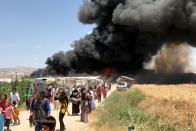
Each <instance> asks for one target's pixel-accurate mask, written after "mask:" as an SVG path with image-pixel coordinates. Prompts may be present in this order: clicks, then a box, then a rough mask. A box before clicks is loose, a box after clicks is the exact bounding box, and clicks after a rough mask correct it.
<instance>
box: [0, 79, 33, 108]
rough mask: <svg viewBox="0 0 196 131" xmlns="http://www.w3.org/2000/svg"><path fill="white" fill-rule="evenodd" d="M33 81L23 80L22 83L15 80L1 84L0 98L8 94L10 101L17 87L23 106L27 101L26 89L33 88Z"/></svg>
mask: <svg viewBox="0 0 196 131" xmlns="http://www.w3.org/2000/svg"><path fill="white" fill-rule="evenodd" d="M32 83H33V81H32V80H31V79H24V78H23V79H22V80H21V81H18V80H13V81H11V82H10V83H8V82H0V96H1V95H2V94H7V96H8V99H10V92H11V91H12V88H13V87H16V89H17V93H18V94H19V96H20V105H21V104H23V103H24V102H25V100H26V98H25V96H24V94H26V90H25V88H27V87H31V84H32Z"/></svg>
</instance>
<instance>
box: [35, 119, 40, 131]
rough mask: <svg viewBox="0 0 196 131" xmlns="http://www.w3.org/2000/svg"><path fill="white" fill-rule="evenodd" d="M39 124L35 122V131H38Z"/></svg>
mask: <svg viewBox="0 0 196 131" xmlns="http://www.w3.org/2000/svg"><path fill="white" fill-rule="evenodd" d="M40 130H41V128H40V123H39V122H38V121H36V122H35V131H40Z"/></svg>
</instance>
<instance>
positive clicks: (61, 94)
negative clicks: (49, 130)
mask: <svg viewBox="0 0 196 131" xmlns="http://www.w3.org/2000/svg"><path fill="white" fill-rule="evenodd" d="M54 100H59V101H60V112H59V122H60V131H64V130H65V129H66V127H65V124H64V122H63V118H64V116H65V113H66V112H67V108H68V104H69V101H68V98H67V95H66V93H65V90H64V89H63V88H62V87H59V91H58V93H57V94H56V96H55V98H54Z"/></svg>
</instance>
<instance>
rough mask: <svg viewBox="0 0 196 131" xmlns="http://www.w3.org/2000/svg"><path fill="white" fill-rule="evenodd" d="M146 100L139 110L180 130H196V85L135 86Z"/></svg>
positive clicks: (139, 106)
mask: <svg viewBox="0 0 196 131" xmlns="http://www.w3.org/2000/svg"><path fill="white" fill-rule="evenodd" d="M135 88H138V89H140V90H141V91H142V92H144V94H145V96H146V99H145V100H144V101H142V102H141V103H140V104H139V105H138V108H139V109H141V110H143V111H144V112H145V113H147V114H150V115H151V116H153V117H155V118H157V119H161V120H163V121H164V122H168V123H171V124H173V125H175V126H177V127H179V128H184V129H195V128H196V85H193V84H185V85H135Z"/></svg>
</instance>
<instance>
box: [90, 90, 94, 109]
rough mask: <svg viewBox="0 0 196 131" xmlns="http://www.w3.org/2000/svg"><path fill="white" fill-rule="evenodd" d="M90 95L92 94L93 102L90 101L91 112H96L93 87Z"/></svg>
mask: <svg viewBox="0 0 196 131" xmlns="http://www.w3.org/2000/svg"><path fill="white" fill-rule="evenodd" d="M89 94H90V97H91V100H90V111H93V110H95V97H94V91H93V87H92V86H89Z"/></svg>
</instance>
